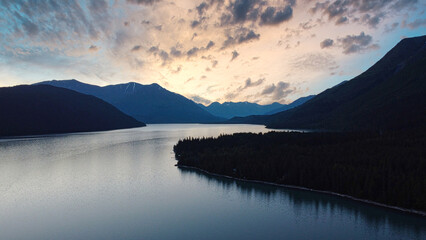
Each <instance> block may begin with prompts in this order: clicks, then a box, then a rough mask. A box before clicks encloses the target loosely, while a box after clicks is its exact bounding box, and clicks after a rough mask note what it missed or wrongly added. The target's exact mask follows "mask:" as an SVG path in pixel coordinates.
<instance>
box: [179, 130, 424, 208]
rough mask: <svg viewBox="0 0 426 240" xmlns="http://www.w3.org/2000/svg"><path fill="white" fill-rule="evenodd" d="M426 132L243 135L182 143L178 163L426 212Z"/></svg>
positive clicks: (190, 139)
mask: <svg viewBox="0 0 426 240" xmlns="http://www.w3.org/2000/svg"><path fill="white" fill-rule="evenodd" d="M425 136H426V134H423V131H421V132H404V133H401V132H400V133H395V132H394V133H387V134H385V135H383V134H379V133H325V132H323V133H297V132H285V133H284V132H270V133H266V134H261V133H259V134H253V133H238V134H233V135H221V136H219V137H218V138H189V139H184V140H181V141H179V142H178V144H177V145H175V146H174V152H175V155H176V159H177V160H178V165H180V166H191V167H197V168H200V169H204V170H206V171H209V172H212V173H217V174H223V175H227V176H232V177H236V178H241V179H247V180H260V181H267V182H273V183H278V184H287V185H296V186H302V187H307V188H312V189H316V190H324V191H332V192H336V193H341V194H346V195H350V196H354V197H357V198H362V199H368V200H372V201H376V202H380V203H384V204H388V205H393V206H399V207H403V208H409V209H417V210H421V211H426V137H425Z"/></svg>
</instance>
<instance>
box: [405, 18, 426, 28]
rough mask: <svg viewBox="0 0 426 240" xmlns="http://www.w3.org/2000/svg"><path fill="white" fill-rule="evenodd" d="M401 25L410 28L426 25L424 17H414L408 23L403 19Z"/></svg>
mask: <svg viewBox="0 0 426 240" xmlns="http://www.w3.org/2000/svg"><path fill="white" fill-rule="evenodd" d="M402 27H407V28H410V29H416V28H419V27H426V18H423V19H416V20H414V21H413V22H408V23H407V22H406V21H403V23H402Z"/></svg>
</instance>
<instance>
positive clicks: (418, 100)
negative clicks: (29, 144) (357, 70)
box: [230, 36, 426, 131]
mask: <svg viewBox="0 0 426 240" xmlns="http://www.w3.org/2000/svg"><path fill="white" fill-rule="evenodd" d="M425 66H426V36H421V37H414V38H407V39H403V40H402V41H400V42H399V43H398V44H397V45H396V46H395V47H394V48H393V49H391V50H390V51H389V52H388V53H387V54H386V55H385V56H384V57H383V58H382V59H380V60H379V61H378V62H377V63H376V64H374V65H373V66H372V67H370V68H369V69H368V70H367V71H365V72H364V73H362V74H361V75H359V76H357V77H355V78H353V79H352V80H350V81H347V82H344V83H341V84H339V85H337V86H335V87H333V88H330V89H327V90H325V91H324V92H322V93H320V94H318V95H317V96H315V97H314V98H312V99H311V100H309V101H307V102H306V103H304V104H302V105H300V106H299V107H296V108H293V109H290V110H287V111H284V112H280V113H277V114H274V115H271V116H266V117H265V116H251V117H249V118H239V119H232V121H230V122H231V123H257V124H259V123H261V124H265V125H266V126H267V127H269V128H290V129H327V130H345V131H352V130H374V131H382V130H388V129H392V130H396V129H405V128H417V127H419V128H423V127H424V123H425V122H426V67H425Z"/></svg>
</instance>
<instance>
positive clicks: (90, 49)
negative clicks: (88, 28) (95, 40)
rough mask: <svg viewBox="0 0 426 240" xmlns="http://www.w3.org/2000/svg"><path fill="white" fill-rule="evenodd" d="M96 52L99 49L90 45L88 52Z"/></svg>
mask: <svg viewBox="0 0 426 240" xmlns="http://www.w3.org/2000/svg"><path fill="white" fill-rule="evenodd" d="M98 50H99V48H98V47H97V46H95V45H90V47H89V51H90V52H97V51H98Z"/></svg>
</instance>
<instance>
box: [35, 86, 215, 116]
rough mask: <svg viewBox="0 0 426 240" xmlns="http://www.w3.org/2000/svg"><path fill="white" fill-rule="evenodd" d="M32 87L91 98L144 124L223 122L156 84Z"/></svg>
mask: <svg viewBox="0 0 426 240" xmlns="http://www.w3.org/2000/svg"><path fill="white" fill-rule="evenodd" d="M36 84H47V85H52V86H56V87H63V88H67V89H71V90H74V91H77V92H81V93H84V94H89V95H93V96H95V97H98V98H100V99H102V100H104V101H106V102H108V103H110V104H112V105H113V106H115V107H117V108H118V109H120V110H121V111H122V112H124V113H126V114H128V115H130V116H132V117H134V118H135V119H137V120H139V121H142V122H146V123H213V122H220V121H222V120H223V119H222V118H219V117H216V116H213V115H212V114H210V113H208V112H207V111H205V110H204V109H202V108H201V107H200V106H198V105H197V104H196V103H195V102H193V101H192V100H189V99H187V98H185V97H184V96H182V95H180V94H177V93H174V92H171V91H169V90H167V89H165V88H163V87H161V86H160V85H159V84H157V83H153V84H149V85H142V84H139V83H135V82H129V83H122V84H116V85H107V86H103V87H100V86H96V85H90V84H86V83H83V82H80V81H77V80H75V79H71V80H59V81H58V80H52V81H44V82H40V83H36Z"/></svg>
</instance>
